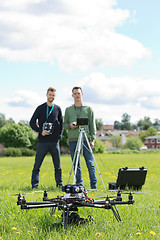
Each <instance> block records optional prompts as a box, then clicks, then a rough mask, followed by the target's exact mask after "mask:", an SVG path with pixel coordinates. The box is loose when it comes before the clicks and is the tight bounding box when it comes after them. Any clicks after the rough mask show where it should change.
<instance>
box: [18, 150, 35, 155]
mask: <svg viewBox="0 0 160 240" xmlns="http://www.w3.org/2000/svg"><path fill="white" fill-rule="evenodd" d="M20 150H21V153H22V156H34V155H35V151H34V150H32V149H29V148H20Z"/></svg>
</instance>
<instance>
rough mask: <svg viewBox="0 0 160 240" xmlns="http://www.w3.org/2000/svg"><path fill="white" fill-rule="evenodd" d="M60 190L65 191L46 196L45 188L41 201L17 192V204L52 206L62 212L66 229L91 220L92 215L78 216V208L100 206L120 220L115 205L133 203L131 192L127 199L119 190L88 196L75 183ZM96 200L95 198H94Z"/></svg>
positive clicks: (54, 209)
mask: <svg viewBox="0 0 160 240" xmlns="http://www.w3.org/2000/svg"><path fill="white" fill-rule="evenodd" d="M62 192H65V194H64V195H58V196H57V197H56V198H48V193H47V191H46V190H45V191H44V192H43V202H27V201H26V199H25V196H23V194H20V193H19V194H18V200H17V205H19V206H20V207H21V209H26V210H29V209H35V208H52V211H53V212H55V211H56V209H58V210H59V211H63V212H62V222H61V225H63V227H64V229H67V226H68V225H70V224H76V225H79V224H82V223H86V222H89V221H92V220H93V219H92V217H91V216H90V215H89V216H88V218H87V219H84V218H81V217H80V216H79V214H78V213H77V212H78V208H80V207H88V208H101V209H104V210H106V209H107V210H109V209H111V210H112V212H113V214H114V216H115V218H116V220H117V221H118V222H119V221H121V217H120V215H119V212H118V209H117V207H116V205H132V204H134V200H133V194H132V193H131V192H129V193H127V194H128V200H127V201H123V200H122V196H121V191H120V190H119V191H117V194H116V196H113V197H109V196H99V197H94V198H90V197H88V195H87V191H86V190H85V187H84V186H83V185H77V184H67V185H65V186H62ZM96 198H97V199H98V198H99V199H98V200H95V199H96Z"/></svg>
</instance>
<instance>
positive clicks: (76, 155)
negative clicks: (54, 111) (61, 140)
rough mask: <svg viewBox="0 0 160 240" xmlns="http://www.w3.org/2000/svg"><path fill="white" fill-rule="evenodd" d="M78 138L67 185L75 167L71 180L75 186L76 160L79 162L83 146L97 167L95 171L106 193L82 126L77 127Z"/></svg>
mask: <svg viewBox="0 0 160 240" xmlns="http://www.w3.org/2000/svg"><path fill="white" fill-rule="evenodd" d="M79 132H80V133H79V137H78V141H77V145H76V149H75V153H74V157H73V161H72V167H71V171H70V175H69V179H68V184H69V182H70V178H71V174H72V169H73V166H74V165H75V167H74V179H73V184H75V179H76V174H77V167H78V160H79V157H80V153H81V149H83V146H84V147H85V148H86V149H87V150H88V151H89V152H90V153H91V154H92V157H93V160H94V162H95V165H96V167H97V171H98V173H99V176H100V178H101V181H102V184H103V187H104V189H105V191H106V192H107V190H106V187H105V184H104V182H103V179H102V176H101V173H100V171H99V168H98V165H97V163H96V160H95V158H94V155H93V151H92V148H91V146H90V143H89V141H88V138H87V135H86V132H85V129H84V127H83V126H79ZM83 139H85V140H86V142H87V145H88V148H87V147H86V146H85V145H84V144H83Z"/></svg>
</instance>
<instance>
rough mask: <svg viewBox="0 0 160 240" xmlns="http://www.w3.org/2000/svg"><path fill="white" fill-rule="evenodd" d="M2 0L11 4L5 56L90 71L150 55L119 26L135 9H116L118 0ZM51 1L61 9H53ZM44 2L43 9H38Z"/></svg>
mask: <svg viewBox="0 0 160 240" xmlns="http://www.w3.org/2000/svg"><path fill="white" fill-rule="evenodd" d="M2 4H3V7H6V8H4V9H3V10H1V11H0V29H1V28H3V29H6V31H1V30H0V37H1V38H0V58H3V59H7V60H9V61H24V62H25V61H26V62H27V61H45V62H50V63H53V62H54V61H55V59H56V60H57V61H58V63H59V65H60V67H61V68H63V69H65V70H69V71H71V70H74V69H78V70H80V71H87V70H88V69H91V68H93V67H103V66H107V65H108V66H120V65H123V66H130V65H131V64H133V63H134V62H135V61H136V60H137V59H141V58H143V57H148V56H150V51H149V50H148V49H146V48H145V47H144V46H143V45H142V44H141V43H140V42H138V41H136V40H134V39H131V38H129V37H126V36H124V35H120V34H117V33H116V32H115V27H116V26H118V25H122V24H123V23H124V22H125V20H126V19H127V18H129V17H130V13H129V11H127V10H121V9H115V8H114V9H113V8H112V6H113V5H114V4H116V1H114V0H109V1H108V0H107V1H106V0H101V1H98V0H88V1H84V0H82V1H75V0H61V1H60V0H59V1H58V0H54V1H53V3H51V1H50V0H34V1H31V0H23V1H21V0H16V1H14V4H15V5H14V4H13V3H12V1H9V0H7V1H6V0H5V1H2V2H1V5H2ZM47 4H50V5H52V8H53V9H54V6H55V8H56V11H57V12H54V11H53V12H51V11H50V12H49V10H48V9H46V8H45V7H46V6H47ZM14 6H17V7H14ZM18 6H19V8H18ZM42 6H43V8H42ZM57 6H58V7H57ZM38 7H39V8H40V9H41V14H37V12H35V11H36V9H37V8H38ZM52 8H51V9H52ZM43 9H44V10H43ZM1 39H2V40H1Z"/></svg>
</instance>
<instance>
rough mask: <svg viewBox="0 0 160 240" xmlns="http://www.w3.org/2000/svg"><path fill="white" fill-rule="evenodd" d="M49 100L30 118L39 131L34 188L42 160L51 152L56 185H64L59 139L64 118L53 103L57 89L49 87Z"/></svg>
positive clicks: (33, 176)
mask: <svg viewBox="0 0 160 240" xmlns="http://www.w3.org/2000/svg"><path fill="white" fill-rule="evenodd" d="M46 96H47V102H45V103H43V104H41V105H40V106H38V107H37V108H36V110H35V112H34V114H33V116H32V118H31V120H30V126H31V128H32V129H33V130H34V131H36V132H38V133H39V134H38V143H37V150H36V157H35V163H34V167H33V171H32V178H31V184H32V188H37V187H38V184H39V172H40V167H41V165H42V162H43V160H44V158H45V156H46V154H47V153H48V152H49V153H50V154H51V156H52V161H53V164H54V169H55V181H56V186H57V187H61V186H62V170H61V164H60V147H59V140H60V138H61V136H62V128H63V118H62V111H61V108H60V107H59V106H58V105H56V104H53V101H54V99H55V96H56V89H54V88H51V87H50V88H48V90H47V94H46Z"/></svg>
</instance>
